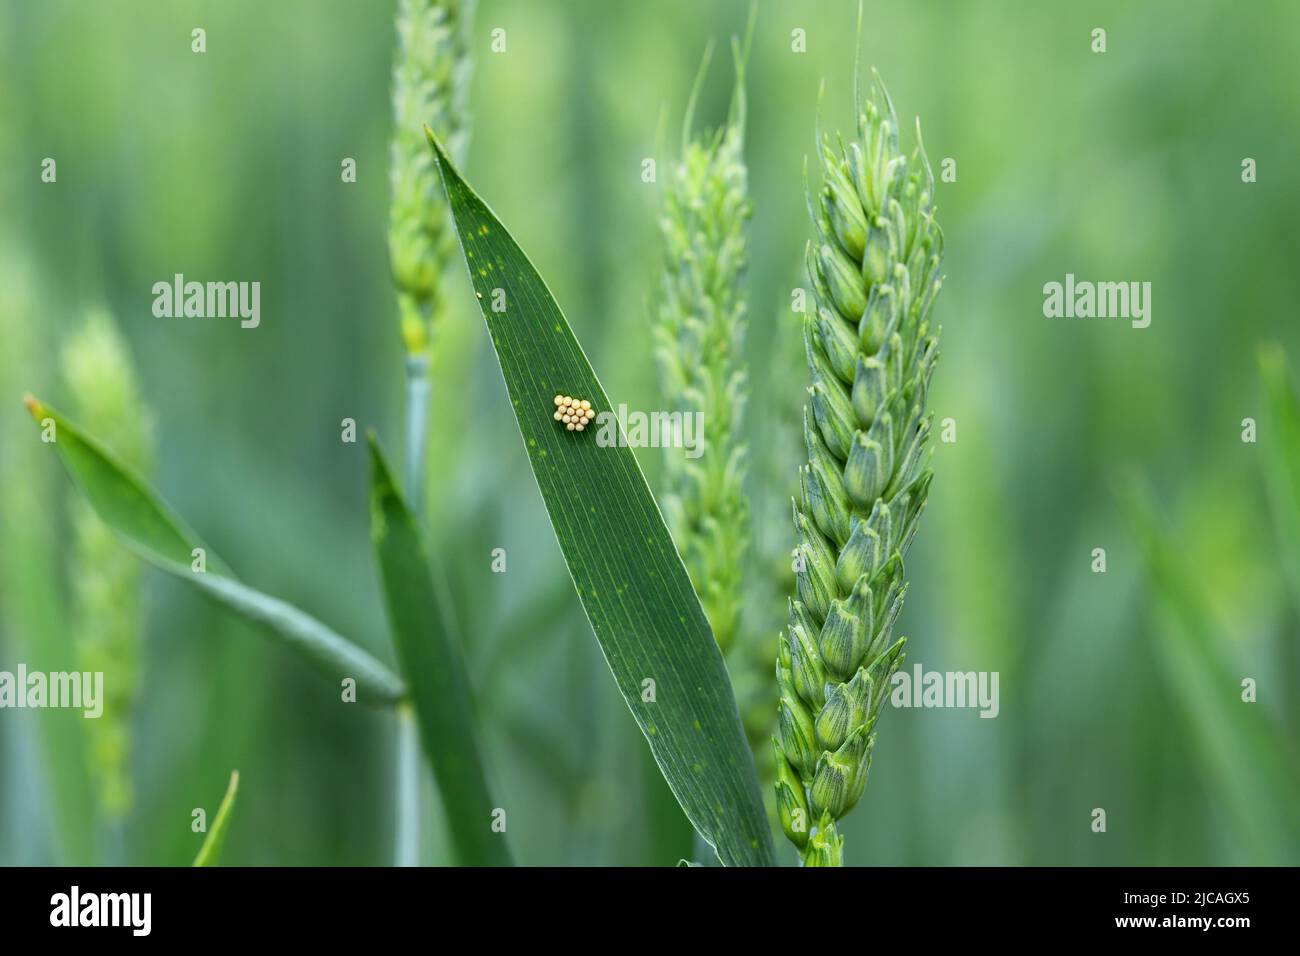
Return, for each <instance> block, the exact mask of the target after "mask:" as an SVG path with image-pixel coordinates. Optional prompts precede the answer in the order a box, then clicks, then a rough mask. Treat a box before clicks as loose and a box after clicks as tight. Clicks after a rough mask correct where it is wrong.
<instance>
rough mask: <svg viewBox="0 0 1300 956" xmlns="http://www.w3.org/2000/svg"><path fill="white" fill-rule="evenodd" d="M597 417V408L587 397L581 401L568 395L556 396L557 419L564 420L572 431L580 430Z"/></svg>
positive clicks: (565, 424)
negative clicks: (592, 405)
mask: <svg viewBox="0 0 1300 956" xmlns="http://www.w3.org/2000/svg"><path fill="white" fill-rule="evenodd" d="M595 417H596V410H595V409H594V408H592V407H591V402H589V401H587V400H586V399H585V398H584V399H582V400H581V401H580V400H578V399H576V398H572V397H570V396H568V395H556V396H555V420H556V421H557V422H563V423H564V427H565V428H566V429H568V430H569V431H571V432H580V431H582V430H583V429H584V428H586V427H587V423H588V422H589V421H591V420H592V419H593V418H595Z"/></svg>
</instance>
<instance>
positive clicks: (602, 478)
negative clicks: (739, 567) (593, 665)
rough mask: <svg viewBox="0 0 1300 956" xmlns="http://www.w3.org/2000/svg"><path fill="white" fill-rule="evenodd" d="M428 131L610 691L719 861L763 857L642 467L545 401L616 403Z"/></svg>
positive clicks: (764, 839)
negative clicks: (563, 420)
mask: <svg viewBox="0 0 1300 956" xmlns="http://www.w3.org/2000/svg"><path fill="white" fill-rule="evenodd" d="M425 133H426V135H427V136H428V138H429V143H430V145H431V146H432V147H433V152H434V156H435V158H436V160H437V163H438V167H439V169H440V171H441V174H442V182H443V186H444V187H445V189H446V193H447V198H448V202H449V205H450V206H451V211H452V216H453V218H454V221H455V224H456V232H457V234H458V235H459V237H460V243H461V250H462V251H463V253H464V255H465V262H466V265H467V266H468V267H469V275H470V281H471V283H472V284H473V287H474V292H475V295H476V296H477V297H478V300H479V306H480V308H481V309H482V310H483V317H484V319H485V320H486V321H487V326H488V333H489V334H490V336H491V338H492V344H493V346H494V347H495V348H496V353H497V358H498V360H499V361H500V364H501V371H502V374H503V375H504V376H505V383H506V388H507V390H508V391H509V393H510V398H511V402H512V404H513V406H514V411H515V416H516V418H517V420H518V423H519V429H520V432H521V433H522V435H523V438H524V444H525V446H526V447H527V451H528V460H529V464H530V465H532V469H533V475H534V477H535V478H536V479H537V485H538V487H539V488H540V490H541V492H542V498H543V500H544V501H545V503H546V510H547V511H548V512H549V514H550V518H551V525H552V526H553V527H554V529H555V536H556V538H557V539H558V540H559V543H560V549H561V551H562V552H563V553H564V559H565V561H566V562H567V564H568V566H569V573H570V574H571V575H572V576H573V582H574V586H575V587H576V588H577V591H578V596H579V598H580V599H581V600H582V605H583V608H584V609H585V610H586V612H587V618H588V620H590V621H591V626H592V629H593V630H594V631H595V633H596V638H597V640H598V641H599V642H600V646H601V650H602V651H603V652H604V654H605V660H606V661H607V662H608V663H609V667H610V670H611V671H613V673H614V679H615V681H616V682H617V684H618V688H619V691H620V692H621V693H622V694H623V698H624V700H626V701H627V704H628V707H629V708H631V710H632V714H633V716H634V717H635V718H636V721H637V723H638V724H639V725H640V726H641V730H642V732H643V733H644V734H645V735H646V739H647V740H648V741H649V743H650V749H651V751H652V752H653V754H654V758H655V761H656V762H657V763H658V765H659V769H660V770H661V771H662V773H663V775H664V779H666V780H667V781H668V785H669V787H670V788H671V789H672V791H673V794H674V796H676V798H677V802H678V803H679V804H681V807H682V809H683V810H684V811H685V812H686V816H687V817H688V818H689V819H690V821H691V823H692V825H693V826H694V827H695V829H696V830H697V831H698V832H699V833H700V835H701V836H702V837H703V838H704V839H705V840H706V841H708V843H709V844H710V845H711V846H713V847H714V848H715V849H716V850H717V852H718V856H719V858H720V859H721V860H722V861H723V862H724V863H726V864H729V865H771V864H773V863H774V856H773V849H772V838H771V832H770V830H769V827H768V821H767V814H766V812H765V811H764V809H763V801H762V798H761V797H760V795H759V786H758V776H757V774H756V773H755V771H754V761H753V757H752V755H751V754H750V750H749V746H748V745H747V743H746V741H745V734H744V731H743V729H742V728H741V724H740V717H739V715H738V713H737V710H736V701H735V698H734V697H733V696H732V691H731V684H730V681H729V680H728V678H727V671H726V667H725V666H724V664H723V661H722V655H721V653H720V652H719V651H718V646H717V644H716V643H715V642H714V640H713V634H712V632H711V631H710V630H709V623H708V620H707V619H706V618H705V616H704V612H703V611H702V610H701V609H700V602H699V599H698V598H697V597H696V595H695V591H694V589H693V588H692V587H691V581H690V578H689V577H688V576H687V574H686V569H685V567H684V566H683V565H682V559H681V557H680V556H679V555H678V553H677V549H676V548H675V547H674V545H673V541H672V538H671V537H670V536H669V533H668V528H667V527H666V526H665V524H664V519H663V516H662V515H661V514H660V512H659V508H658V506H657V504H656V503H655V499H654V496H653V495H652V494H651V493H650V488H649V486H648V485H647V484H646V480H645V476H644V475H643V474H642V473H641V469H640V467H639V466H638V465H637V462H636V458H635V456H634V455H633V454H632V451H631V449H629V448H627V447H626V446H625V443H624V442H623V441H620V440H615V441H613V442H609V441H602V440H600V439H601V438H602V437H603V438H606V439H608V438H610V437H613V436H619V437H621V432H620V431H619V429H618V427H617V424H616V423H609V424H607V425H606V426H605V427H603V428H601V427H596V426H599V425H600V423H601V422H602V421H605V422H608V418H605V419H601V418H598V419H597V420H596V421H595V422H593V423H592V424H593V427H591V428H588V429H586V430H585V431H583V432H576V431H575V432H570V431H566V430H565V428H564V426H563V425H561V424H560V423H558V422H556V421H555V420H554V418H553V414H554V412H555V406H554V404H553V401H552V400H553V398H554V397H555V396H556V395H557V394H564V395H571V396H575V397H578V398H583V399H587V400H589V401H590V402H591V404H592V407H593V408H594V409H596V410H597V411H598V412H604V413H606V415H607V416H609V415H612V412H611V411H610V410H611V409H612V408H613V407H614V406H613V404H612V403H611V402H610V400H609V397H608V396H607V395H606V394H605V391H604V389H603V388H601V386H600V382H599V381H598V380H597V378H596V373H595V372H594V371H593V370H592V367H591V364H590V363H589V362H588V361H587V358H586V356H585V355H583V352H582V348H581V347H580V346H579V345H578V342H577V340H576V339H575V338H574V335H573V332H572V331H571V330H570V329H569V324H568V322H566V321H565V318H564V315H563V313H562V312H561V311H560V308H559V306H558V305H556V303H555V299H554V298H553V297H552V296H551V293H550V291H549V290H548V289H547V288H546V283H545V282H544V281H543V280H542V277H541V276H540V275H538V273H537V270H536V269H535V268H533V265H532V263H531V262H529V261H528V257H527V256H526V255H525V254H524V252H523V250H522V249H520V248H519V246H518V244H516V243H515V241H514V239H512V238H511V236H510V234H509V233H508V232H507V231H506V230H505V227H504V226H502V225H501V223H500V221H499V220H498V219H497V217H496V216H495V215H494V214H493V213H492V212H491V210H489V209H488V207H487V205H486V204H485V203H484V202H483V201H482V200H481V199H480V198H479V197H478V196H477V195H476V194H475V193H474V191H473V190H472V189H470V187H469V186H468V185H467V184H466V183H465V181H464V180H463V179H461V177H460V174H459V173H458V172H457V171H456V169H455V168H454V167H453V166H452V164H451V161H450V160H449V159H448V158H447V156H446V154H445V153H444V151H443V150H442V148H441V146H440V145H439V144H438V142H437V140H436V139H435V137H434V136H433V133H432V131H430V130H429V129H428V128H427V127H426V129H425ZM502 307H504V311H494V310H493V309H494V308H496V309H498V310H499V309H501V308H502ZM606 446H608V447H606ZM705 453H706V454H707V453H708V452H707V451H706V452H705ZM648 681H653V684H650V683H646V682H648ZM651 688H653V693H650V689H651Z"/></svg>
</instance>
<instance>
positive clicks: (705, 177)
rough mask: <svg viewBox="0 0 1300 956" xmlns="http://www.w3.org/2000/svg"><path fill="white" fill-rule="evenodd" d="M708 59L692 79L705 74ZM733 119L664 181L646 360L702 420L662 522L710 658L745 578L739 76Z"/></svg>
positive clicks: (669, 392)
mask: <svg viewBox="0 0 1300 956" xmlns="http://www.w3.org/2000/svg"><path fill="white" fill-rule="evenodd" d="M708 59H709V57H708V54H707V53H706V55H705V59H704V62H703V64H702V65H701V70H700V76H701V78H702V77H703V75H704V72H705V70H706V69H707V66H708ZM742 62H743V61H742V59H741V57H740V56H739V55H738V57H737V85H736V92H735V97H734V101H733V104H734V105H733V108H732V111H731V115H730V117H729V119H728V122H727V123H726V125H724V126H723V127H722V128H721V129H720V130H718V131H716V132H715V133H712V134H709V135H706V136H703V137H695V138H690V136H689V128H690V123H691V117H692V114H693V112H694V102H695V97H696V94H697V93H698V90H699V83H698V81H697V85H696V92H695V93H692V96H691V105H690V107H688V109H687V113H686V121H685V123H684V126H683V143H684V147H683V150H684V152H683V156H682V159H681V161H680V162H679V163H677V164H675V165H674V167H673V169H672V171H671V174H670V176H669V177H668V181H667V189H666V191H665V196H664V210H663V215H662V217H661V219H660V228H661V231H662V234H663V243H664V277H663V288H662V293H661V297H660V306H659V320H658V323H657V325H656V327H655V342H656V349H655V355H656V358H657V360H658V365H659V377H660V384H661V389H662V393H663V396H664V400H665V402H666V403H667V404H668V407H669V408H672V409H673V410H679V409H680V410H682V411H684V412H685V413H686V414H688V415H691V414H695V413H699V415H700V416H701V417H702V422H703V429H702V432H703V434H702V435H697V436H696V438H697V440H702V452H703V453H702V454H700V455H699V457H696V458H688V457H686V455H685V453H683V452H681V451H674V453H673V454H671V455H670V456H668V464H667V480H666V489H667V490H666V493H665V495H664V496H663V509H664V515H665V517H666V519H667V521H668V526H669V528H670V530H671V531H672V533H673V540H674V541H675V542H676V543H677V547H678V549H679V550H680V551H681V552H682V559H683V561H684V562H685V564H686V569H687V571H688V572H689V573H690V576H691V582H692V584H694V585H695V591H696V593H697V594H698V595H699V598H700V604H701V605H702V606H703V608H704V612H705V614H706V615H707V616H708V619H709V625H710V627H712V629H713V636H714V638H715V639H716V640H717V642H718V646H719V647H720V648H721V649H722V651H723V653H724V654H726V653H728V652H730V651H731V649H732V646H733V644H734V643H735V640H736V634H737V630H738V626H739V621H740V610H741V604H742V593H741V585H742V579H741V574H742V568H743V566H744V563H745V556H746V554H747V552H748V550H749V508H748V503H747V500H746V498H745V494H744V489H743V487H742V484H743V481H744V477H745V447H744V443H743V441H742V440H741V432H740V426H741V414H742V411H743V408H744V404H745V375H744V371H743V361H742V360H743V358H744V356H743V355H742V346H743V342H744V336H745V323H746V308H745V293H744V276H745V269H746V266H747V264H748V244H747V241H746V237H745V224H746V222H748V220H749V217H750V213H751V205H750V200H749V188H748V174H747V171H746V168H745V157H744V145H745V136H744V123H745V109H744V89H743V86H742V83H743V73H742V72H741V67H740V64H741V63H742Z"/></svg>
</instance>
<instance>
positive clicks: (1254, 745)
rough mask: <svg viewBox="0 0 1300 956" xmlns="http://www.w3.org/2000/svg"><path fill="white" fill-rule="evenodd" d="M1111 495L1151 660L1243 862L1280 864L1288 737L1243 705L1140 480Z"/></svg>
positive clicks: (1299, 829) (1290, 826) (1193, 586)
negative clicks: (1137, 558) (1127, 538)
mask: <svg viewBox="0 0 1300 956" xmlns="http://www.w3.org/2000/svg"><path fill="white" fill-rule="evenodd" d="M1116 495H1117V498H1118V500H1119V503H1120V506H1121V508H1122V509H1123V511H1124V512H1125V515H1126V517H1127V518H1128V523H1129V526H1130V528H1131V529H1132V532H1133V535H1134V537H1135V539H1136V541H1137V543H1138V547H1139V549H1140V552H1141V555H1142V558H1143V560H1144V563H1145V569H1146V575H1147V579H1148V582H1149V584H1150V587H1151V597H1152V610H1153V612H1154V615H1153V616H1154V618H1155V623H1156V625H1157V626H1156V627H1155V628H1154V637H1155V641H1156V651H1157V657H1158V659H1159V661H1160V664H1161V667H1162V669H1163V670H1164V673H1165V677H1166V680H1167V682H1168V686H1169V689H1170V692H1171V693H1172V695H1173V697H1174V700H1175V701H1176V702H1177V703H1178V704H1179V705H1180V706H1181V708H1182V711H1183V716H1184V719H1185V723H1186V725H1187V727H1188V728H1189V729H1190V731H1191V732H1192V734H1193V737H1194V743H1195V747H1194V748H1193V750H1194V752H1195V753H1197V754H1198V756H1199V757H1200V759H1201V760H1202V762H1203V765H1204V767H1203V769H1204V770H1205V772H1206V776H1207V782H1208V783H1209V784H1210V785H1211V786H1213V787H1215V788H1216V789H1217V791H1218V794H1219V795H1220V797H1221V798H1222V800H1223V803H1224V805H1225V807H1226V810H1227V812H1228V813H1229V814H1230V817H1229V819H1230V824H1231V827H1232V829H1233V832H1234V833H1235V834H1236V835H1237V839H1238V841H1239V842H1240V844H1241V845H1242V846H1243V847H1244V848H1246V849H1247V852H1246V853H1245V854H1244V855H1245V856H1246V857H1248V858H1249V859H1251V860H1254V861H1256V862H1258V863H1261V864H1266V865H1281V864H1283V863H1285V862H1286V860H1287V856H1288V852H1289V847H1287V846H1286V844H1285V841H1284V840H1282V839H1280V838H1281V836H1282V835H1283V834H1294V833H1300V806H1297V804H1296V802H1295V801H1294V799H1292V795H1293V794H1295V793H1296V792H1297V789H1300V775H1298V773H1297V768H1296V766H1295V764H1294V763H1293V761H1292V758H1291V756H1290V754H1289V753H1288V750H1287V747H1286V744H1285V741H1286V737H1285V734H1284V733H1283V731H1282V728H1281V727H1280V726H1278V724H1277V722H1276V721H1275V720H1274V719H1273V717H1272V716H1271V715H1270V714H1269V713H1268V711H1266V710H1265V709H1263V706H1262V705H1261V704H1256V703H1245V702H1243V701H1242V700H1241V697H1240V694H1241V684H1240V680H1241V676H1242V675H1240V674H1239V673H1237V672H1236V669H1235V667H1234V664H1233V661H1232V658H1231V655H1230V654H1229V652H1228V650H1227V648H1226V646H1225V644H1224V639H1223V635H1222V633H1221V631H1220V629H1219V628H1218V627H1217V626H1216V624H1215V622H1214V620H1213V617H1212V615H1211V613H1210V611H1209V609H1208V608H1207V606H1206V603H1205V599H1204V597H1202V595H1201V592H1200V590H1199V587H1198V584H1197V582H1196V581H1195V580H1194V579H1193V577H1192V575H1191V574H1190V570H1189V568H1188V567H1187V564H1186V559H1185V557H1184V555H1183V551H1182V550H1181V549H1180V547H1179V543H1178V541H1177V540H1176V539H1174V538H1172V537H1171V536H1170V535H1169V534H1168V533H1167V532H1166V531H1165V529H1164V528H1163V526H1162V523H1161V521H1160V517H1159V515H1158V514H1157V513H1156V509H1155V506H1154V504H1153V503H1152V500H1151V493H1150V490H1149V489H1148V487H1147V485H1146V484H1145V482H1144V481H1143V480H1142V479H1140V478H1137V477H1135V476H1132V475H1128V476H1123V477H1122V478H1121V479H1120V480H1118V481H1117V482H1116Z"/></svg>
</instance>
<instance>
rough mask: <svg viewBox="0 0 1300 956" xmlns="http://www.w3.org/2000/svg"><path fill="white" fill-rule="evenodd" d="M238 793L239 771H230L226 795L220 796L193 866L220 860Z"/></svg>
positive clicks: (216, 862) (215, 862)
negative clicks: (214, 814) (210, 824)
mask: <svg viewBox="0 0 1300 956" xmlns="http://www.w3.org/2000/svg"><path fill="white" fill-rule="evenodd" d="M238 793H239V771H238V770H232V771H230V783H229V784H228V785H227V786H226V795H225V796H224V797H222V798H221V806H220V807H218V808H217V815H216V817H215V818H214V819H213V821H212V826H211V827H210V828H209V829H208V835H207V836H206V837H204V839H203V846H201V847H199V855H198V856H196V857H195V858H194V866H216V865H217V864H218V863H220V862H221V850H222V848H223V847H224V846H225V844H226V831H227V830H229V829H230V814H231V813H232V812H233V811H234V809H235V797H236V796H237V795H238Z"/></svg>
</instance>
